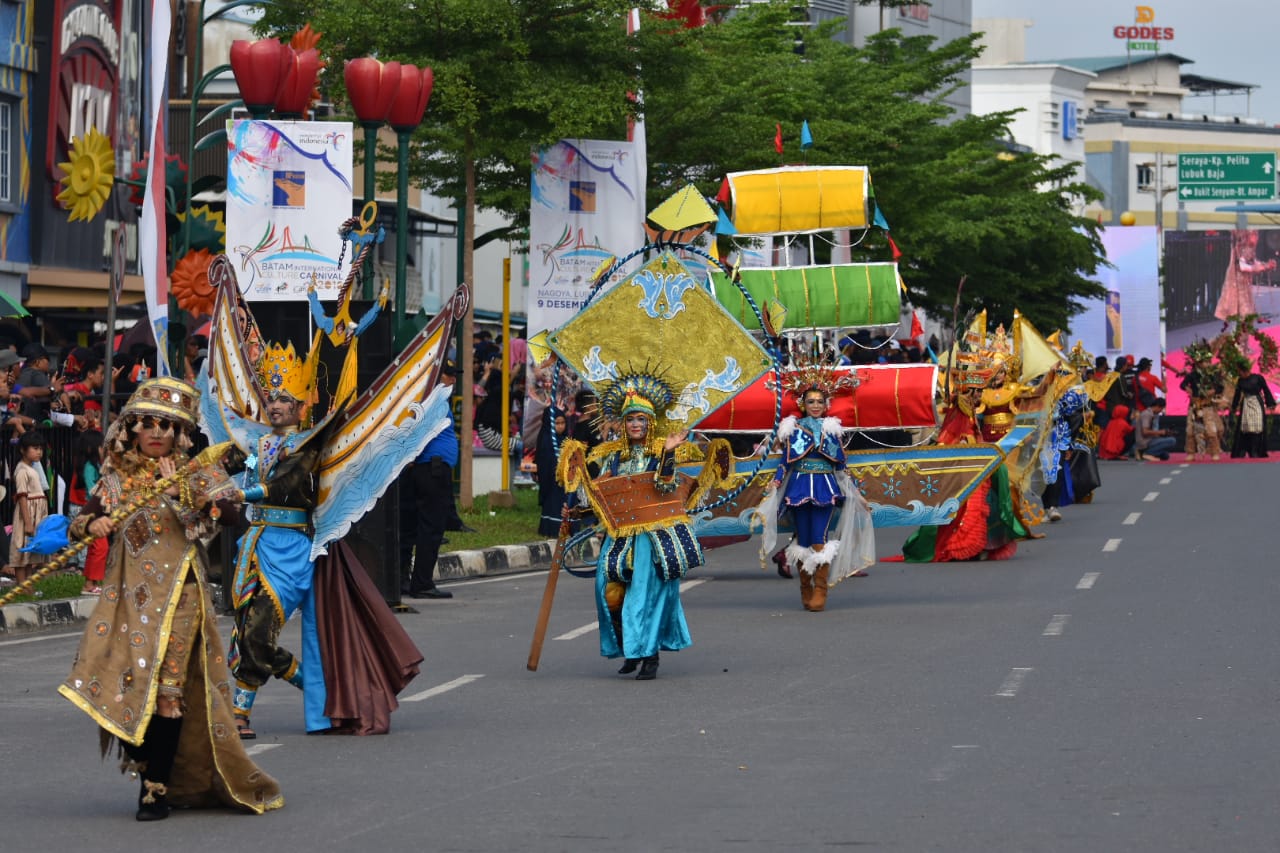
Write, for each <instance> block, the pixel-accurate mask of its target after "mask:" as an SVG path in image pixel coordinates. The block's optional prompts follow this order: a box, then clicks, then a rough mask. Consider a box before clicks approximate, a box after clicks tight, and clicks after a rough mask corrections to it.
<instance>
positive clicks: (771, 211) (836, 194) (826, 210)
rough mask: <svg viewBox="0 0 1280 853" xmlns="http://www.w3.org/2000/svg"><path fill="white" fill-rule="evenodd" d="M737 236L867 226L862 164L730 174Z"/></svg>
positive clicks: (866, 179)
mask: <svg viewBox="0 0 1280 853" xmlns="http://www.w3.org/2000/svg"><path fill="white" fill-rule="evenodd" d="M729 190H730V193H731V195H732V201H733V227H734V228H735V229H736V230H737V232H738V233H739V234H780V233H781V234H804V233H811V232H814V231H830V230H832V229H835V228H866V227H868V226H869V225H870V224H871V176H870V173H868V171H867V168H866V167H865V166H781V167H779V168H777V169H758V170H755V171H751V172H730V173H729Z"/></svg>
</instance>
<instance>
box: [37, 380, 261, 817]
mask: <svg viewBox="0 0 1280 853" xmlns="http://www.w3.org/2000/svg"><path fill="white" fill-rule="evenodd" d="M198 397H199V393H198V392H197V391H196V389H194V388H193V387H192V386H190V385H188V384H187V383H185V382H182V381H179V380H177V379H172V378H168V377H165V378H158V379H149V380H146V381H144V382H143V383H142V384H140V385H139V386H138V388H137V390H136V391H135V392H134V393H133V396H132V397H130V399H129V402H128V403H127V404H126V405H125V407H124V410H123V411H122V412H121V413H120V417H119V418H118V419H117V420H116V421H115V423H114V424H112V426H111V428H110V429H109V430H108V432H107V435H106V448H105V449H106V458H105V460H104V464H103V467H102V476H101V479H100V480H99V481H98V483H97V485H96V486H95V487H94V489H93V491H92V493H91V494H90V496H89V500H88V502H87V503H86V504H85V507H84V509H83V510H82V511H81V513H80V515H79V516H77V517H76V519H75V521H74V522H73V524H72V525H71V531H70V532H71V535H72V537H74V538H77V539H82V538H84V537H85V536H86V535H88V536H93V537H104V536H108V535H110V534H112V533H115V534H116V535H115V538H114V540H113V542H112V545H111V549H110V553H109V556H108V559H107V570H106V578H105V580H104V586H103V590H102V595H101V598H100V599H99V600H98V603H97V605H96V606H95V607H94V610H93V613H92V614H91V615H90V617H89V622H88V627H87V629H86V630H85V633H84V637H83V638H82V639H81V641H80V648H79V651H78V652H77V653H76V661H75V664H74V665H73V667H72V670H71V674H70V676H68V678H67V680H66V682H64V683H63V684H62V685H61V686H60V687H59V688H58V692H59V693H61V694H62V695H63V696H65V697H66V698H67V699H69V700H70V701H71V702H72V703H74V704H75V705H76V706H77V707H78V708H80V709H81V710H82V711H84V712H85V713H86V714H88V715H89V716H90V718H92V719H93V721H94V722H95V723H97V724H98V726H100V727H101V730H102V744H101V745H102V751H103V754H104V755H105V754H106V752H107V751H108V749H109V748H110V746H111V741H112V740H113V739H114V740H116V741H118V742H119V744H120V746H121V748H122V750H123V752H124V753H125V755H127V756H128V760H127V761H126V762H125V764H124V769H125V770H130V771H133V772H135V773H137V774H139V775H140V776H141V778H142V785H141V790H140V793H139V800H138V811H137V819H138V820H141V821H149V820H161V819H163V818H165V817H167V816H168V815H169V808H170V806H185V807H197V806H214V805H222V806H227V807H230V808H235V809H239V810H242V811H248V812H254V813H258V814H261V813H262V812H263V811H266V810H267V809H275V808H280V807H281V806H282V805H284V798H283V796H282V795H281V793H280V788H279V785H277V783H276V782H275V780H274V779H272V778H271V777H270V776H268V775H267V774H265V773H263V772H262V770H260V769H259V768H258V767H257V766H256V765H255V764H254V763H253V761H252V760H250V758H249V757H248V755H247V754H246V753H245V751H244V748H243V747H242V746H241V744H240V739H239V738H238V737H237V736H236V730H235V724H234V722H233V718H232V711H231V704H230V701H229V699H230V697H229V696H228V694H227V692H226V684H227V682H228V681H229V680H230V676H229V674H228V672H227V665H226V663H225V661H224V658H223V656H222V649H223V645H222V640H221V639H220V638H219V636H218V630H217V626H216V624H215V621H214V620H215V616H216V613H215V611H214V608H213V605H212V603H211V601H210V598H209V590H208V586H207V582H208V581H207V573H208V558H207V556H206V554H205V550H204V546H203V544H202V540H203V539H204V538H206V537H208V536H210V535H212V533H213V532H214V530H215V528H216V521H217V519H218V518H219V517H220V516H221V515H222V514H223V513H224V512H228V511H230V510H233V509H234V500H235V498H236V497H237V490H236V488H235V487H234V484H232V483H231V482H230V480H229V479H228V477H227V475H226V472H225V471H224V470H223V469H222V468H221V466H220V465H218V464H217V463H216V460H215V461H209V460H205V459H203V458H198V459H197V460H196V461H195V463H194V464H193V463H191V462H189V460H188V459H187V456H186V450H188V449H189V448H190V447H191V437H192V435H193V434H194V432H195V426H196V412H197V411H198V403H197V400H198ZM166 484H167V485H166Z"/></svg>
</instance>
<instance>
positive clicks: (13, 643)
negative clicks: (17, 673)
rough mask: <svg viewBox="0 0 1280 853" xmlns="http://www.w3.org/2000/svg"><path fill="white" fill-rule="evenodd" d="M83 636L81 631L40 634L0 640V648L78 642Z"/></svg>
mask: <svg viewBox="0 0 1280 853" xmlns="http://www.w3.org/2000/svg"><path fill="white" fill-rule="evenodd" d="M83 636H84V632H83V631H77V632H76V633H74V634H50V635H46V634H41V635H40V636H38V637H23V638H22V639H20V640H0V646H21V645H24V644H26V643H43V642H46V641H47V640H78V639H80V638H81V637H83Z"/></svg>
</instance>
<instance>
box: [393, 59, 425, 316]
mask: <svg viewBox="0 0 1280 853" xmlns="http://www.w3.org/2000/svg"><path fill="white" fill-rule="evenodd" d="M434 85H435V76H434V75H433V74H432V72H431V69H430V68H421V69H419V68H418V67H416V66H413V65H401V66H400V86H399V91H397V92H396V97H395V100H394V101H392V102H391V109H390V111H388V113H387V123H388V124H390V125H391V127H392V129H393V130H395V132H396V141H397V143H398V145H397V148H396V180H397V182H396V312H395V318H396V320H395V330H396V339H397V341H398V340H399V338H400V331H401V329H402V328H403V324H404V322H405V320H406V318H407V316H408V315H407V312H406V311H405V307H406V306H405V304H404V303H405V291H406V281H405V279H406V277H407V274H408V271H407V269H406V267H407V259H408V256H409V245H408V244H409V140H410V139H412V138H413V131H414V130H415V129H416V128H417V127H418V125H420V124H422V115H423V113H425V112H426V110H427V102H428V101H430V100H431V89H432V86H434Z"/></svg>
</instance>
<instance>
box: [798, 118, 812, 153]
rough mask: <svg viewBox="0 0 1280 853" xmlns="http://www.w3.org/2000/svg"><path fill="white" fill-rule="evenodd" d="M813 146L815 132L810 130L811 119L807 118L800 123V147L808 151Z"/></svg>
mask: <svg viewBox="0 0 1280 853" xmlns="http://www.w3.org/2000/svg"><path fill="white" fill-rule="evenodd" d="M812 147H813V134H812V133H810V132H809V120H808V119H805V120H804V123H803V124H802V125H800V149H801V150H802V151H808V150H809V149H810V148H812Z"/></svg>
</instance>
